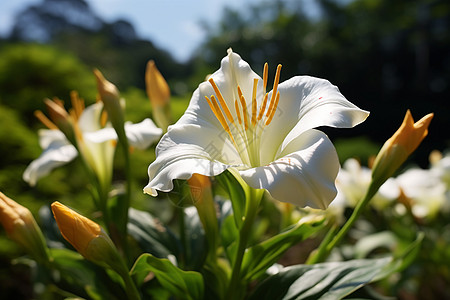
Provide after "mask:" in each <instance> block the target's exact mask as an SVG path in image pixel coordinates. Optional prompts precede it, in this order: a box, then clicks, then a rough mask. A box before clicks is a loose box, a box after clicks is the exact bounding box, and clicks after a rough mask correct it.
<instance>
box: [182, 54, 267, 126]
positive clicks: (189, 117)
mask: <svg viewBox="0 0 450 300" xmlns="http://www.w3.org/2000/svg"><path fill="white" fill-rule="evenodd" d="M210 78H212V79H213V80H214V82H215V83H216V85H217V87H218V88H219V90H220V92H221V94H222V96H223V98H224V100H225V102H226V104H227V106H228V108H229V110H230V112H231V114H232V116H233V119H234V120H235V122H237V120H238V119H237V115H236V111H235V108H234V107H235V106H234V101H235V100H236V99H237V100H238V93H237V86H238V85H239V86H240V88H241V89H242V92H243V95H244V97H245V99H246V101H247V107H251V101H252V99H251V97H252V89H253V79H254V78H257V79H258V93H259V94H258V95H259V97H258V98H257V99H258V104H259V102H260V101H261V99H262V95H261V94H262V80H261V78H260V77H259V76H258V74H256V73H255V72H253V70H252V69H251V68H250V66H249V64H248V63H247V62H245V61H244V60H242V58H241V57H240V56H239V55H238V54H236V53H233V52H230V53H229V54H228V56H226V57H225V58H223V59H222V62H221V66H220V69H219V70H217V71H216V72H215V73H213V74H212V75H211V76H210ZM211 95H215V97H216V98H217V95H216V93H215V92H214V89H213V88H212V86H211V84H210V83H209V82H207V81H206V82H203V83H201V84H200V85H199V87H198V89H197V90H196V91H195V92H194V94H193V96H192V98H191V101H190V103H189V107H188V108H187V110H186V112H185V114H184V115H183V116H182V117H181V119H180V120H179V121H178V122H177V123H176V125H182V124H198V125H202V126H203V125H204V124H205V123H209V124H212V125H214V126H216V127H217V128H218V129H220V130H222V131H223V129H222V126H221V125H220V123H219V121H218V120H217V118H216V117H215V116H214V114H213V112H212V111H211V108H210V107H209V105H208V103H207V101H206V99H205V96H206V97H211ZM238 101H239V100H238Z"/></svg>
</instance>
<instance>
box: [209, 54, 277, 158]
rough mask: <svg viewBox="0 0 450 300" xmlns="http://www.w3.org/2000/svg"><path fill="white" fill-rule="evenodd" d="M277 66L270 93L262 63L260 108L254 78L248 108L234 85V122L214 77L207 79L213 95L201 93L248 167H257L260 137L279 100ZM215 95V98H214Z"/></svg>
mask: <svg viewBox="0 0 450 300" xmlns="http://www.w3.org/2000/svg"><path fill="white" fill-rule="evenodd" d="M280 73H281V65H278V67H277V71H276V74H275V80H274V83H273V88H272V95H271V97H270V100H269V99H268V98H269V93H267V92H266V88H267V78H268V75H267V74H268V64H267V63H265V64H264V71H263V90H264V92H263V95H264V96H263V97H262V99H261V101H259V102H260V103H261V105H260V107H259V108H258V101H257V90H258V78H254V79H253V89H252V99H251V104H249V106H251V107H249V108H247V101H246V99H245V97H244V94H243V92H242V90H241V87H240V86H239V85H237V87H236V89H237V93H236V95H237V99H234V109H235V113H236V116H237V120H238V122H235V120H234V118H233V115H232V114H231V111H230V109H229V107H228V105H227V103H226V101H225V99H224V97H223V95H222V93H221V92H220V90H219V88H218V86H217V85H216V83H215V82H214V79H212V78H210V79H209V80H208V81H209V83H210V84H211V86H212V87H213V89H214V92H215V94H216V96H214V95H211V97H210V98H208V97H207V96H205V98H206V101H207V102H208V104H209V107H210V108H211V110H212V112H213V113H214V115H215V116H216V118H217V120H218V121H219V123H220V125H221V126H222V128H223V129H224V130H225V132H226V133H227V134H228V136H229V137H230V139H231V141H232V143H233V145H234V147H235V148H236V150H237V152H238V153H239V156H240V157H241V159H242V162H243V163H244V164H246V165H248V166H252V167H257V166H260V140H261V134H262V132H263V131H264V128H265V127H266V126H268V125H269V124H270V123H271V122H272V119H273V117H274V115H275V112H276V110H277V107H278V101H279V100H280V92H279V91H278V83H279V81H280ZM216 97H217V99H216Z"/></svg>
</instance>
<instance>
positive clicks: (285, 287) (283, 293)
mask: <svg viewBox="0 0 450 300" xmlns="http://www.w3.org/2000/svg"><path fill="white" fill-rule="evenodd" d="M391 260H392V259H391V258H390V257H386V258H379V259H360V260H351V261H345V262H331V263H321V264H316V265H296V266H291V267H287V268H284V269H283V270H282V271H281V272H279V273H278V274H275V275H273V276H271V277H269V278H267V279H266V280H265V281H263V282H262V284H261V285H260V286H259V287H258V288H257V289H256V291H255V292H254V293H253V295H252V296H251V298H250V299H261V298H264V297H266V299H283V300H287V299H341V298H342V297H344V296H346V295H348V294H350V293H351V292H353V291H355V290H356V289H358V288H360V287H362V286H363V285H365V284H367V283H369V282H371V281H372V280H373V278H375V276H376V275H377V274H378V273H379V272H380V271H381V270H382V269H383V268H384V267H386V266H387V265H388V264H389V263H390V262H391Z"/></svg>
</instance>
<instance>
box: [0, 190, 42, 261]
mask: <svg viewBox="0 0 450 300" xmlns="http://www.w3.org/2000/svg"><path fill="white" fill-rule="evenodd" d="M0 222H1V223H2V225H3V227H4V228H5V231H6V234H7V235H8V236H9V238H11V239H13V240H14V241H16V242H17V243H19V244H21V245H22V246H23V247H25V249H27V251H28V252H29V253H30V254H31V255H33V256H34V257H35V258H36V259H37V260H41V261H45V260H48V248H47V246H46V244H45V239H44V236H43V235H42V232H41V230H40V228H39V226H38V225H37V223H36V220H35V219H34V217H33V215H32V214H31V212H30V211H29V210H28V208H26V207H24V206H22V205H20V204H18V203H17V202H15V201H14V200H12V199H10V198H8V197H7V196H6V195H4V194H3V193H1V192H0Z"/></svg>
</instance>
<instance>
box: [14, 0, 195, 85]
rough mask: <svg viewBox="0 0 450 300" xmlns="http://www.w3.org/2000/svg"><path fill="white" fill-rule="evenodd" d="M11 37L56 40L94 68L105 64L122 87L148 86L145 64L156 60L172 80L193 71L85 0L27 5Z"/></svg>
mask: <svg viewBox="0 0 450 300" xmlns="http://www.w3.org/2000/svg"><path fill="white" fill-rule="evenodd" d="M8 40H9V41H12V42H14V41H25V42H40V43H47V44H52V45H56V46H57V47H58V48H60V49H62V50H65V51H67V52H69V53H72V54H74V55H75V56H76V57H78V58H79V59H80V60H81V61H83V62H84V63H85V64H87V65H88V66H89V67H91V68H99V69H100V70H101V71H102V72H103V73H104V74H105V76H107V77H108V79H109V80H111V81H112V82H114V83H115V84H116V85H117V86H118V87H119V89H122V90H123V89H125V87H129V86H136V87H139V88H142V89H143V88H145V83H144V74H145V66H146V63H147V61H148V60H150V59H153V60H155V61H156V62H157V64H158V67H159V68H160V69H161V70H163V72H164V76H165V77H166V78H167V79H168V81H169V82H171V81H181V79H184V78H185V75H186V74H187V73H186V72H187V71H186V69H185V68H184V67H183V65H182V64H180V63H177V62H176V61H175V60H174V59H173V58H172V56H171V55H170V54H169V53H168V52H167V51H164V50H162V49H159V48H157V47H156V46H155V45H153V43H152V42H150V41H145V40H142V39H139V38H138V36H137V34H136V31H135V29H134V27H133V26H132V24H131V23H130V22H128V21H126V20H117V21H115V22H112V23H107V22H105V21H103V20H102V19H101V18H100V17H99V16H97V15H96V14H95V13H94V12H93V11H92V10H91V8H90V7H89V5H88V3H87V2H86V1H85V0H43V1H42V2H40V3H37V4H35V5H31V6H29V7H27V8H26V9H24V10H23V11H21V12H20V13H19V14H18V15H17V17H16V22H15V24H14V26H13V30H12V31H11V34H10V36H9V38H8ZM176 92H177V91H176V90H174V93H176Z"/></svg>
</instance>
